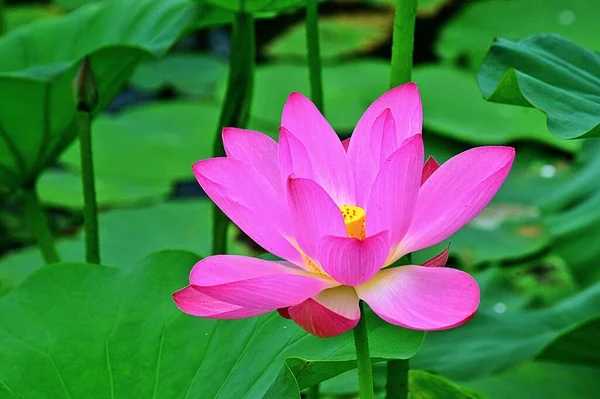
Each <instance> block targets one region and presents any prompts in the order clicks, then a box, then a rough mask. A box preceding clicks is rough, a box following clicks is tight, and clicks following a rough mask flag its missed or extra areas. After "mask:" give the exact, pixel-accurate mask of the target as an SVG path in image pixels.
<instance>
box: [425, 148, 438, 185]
mask: <svg viewBox="0 0 600 399" xmlns="http://www.w3.org/2000/svg"><path fill="white" fill-rule="evenodd" d="M439 168H440V164H439V163H438V161H436V160H435V158H434V157H432V156H431V155H430V156H429V158H427V161H425V165H423V173H422V175H421V185H423V183H425V182H426V181H427V179H429V177H430V176H431V175H432V174H433V172H435V171H436V170H438V169H439Z"/></svg>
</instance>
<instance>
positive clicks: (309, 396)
mask: <svg viewBox="0 0 600 399" xmlns="http://www.w3.org/2000/svg"><path fill="white" fill-rule="evenodd" d="M306 399H319V384H315V385H313V386H311V387H310V388H308V391H306Z"/></svg>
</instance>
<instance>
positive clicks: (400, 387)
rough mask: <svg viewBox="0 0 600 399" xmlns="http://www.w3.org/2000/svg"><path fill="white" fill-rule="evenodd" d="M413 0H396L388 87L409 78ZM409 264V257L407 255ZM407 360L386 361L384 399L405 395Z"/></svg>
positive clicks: (413, 27) (413, 36) (402, 397)
mask: <svg viewBox="0 0 600 399" xmlns="http://www.w3.org/2000/svg"><path fill="white" fill-rule="evenodd" d="M416 19H417V0H396V13H395V14H394V33H393V38H392V65H391V68H390V87H396V86H400V85H402V84H404V83H408V82H410V81H411V74H412V64H413V49H414V41H415V22H416ZM408 261H409V263H411V261H412V256H410V255H408ZM408 370H409V363H408V360H390V361H389V362H388V364H387V384H386V396H385V397H386V399H406V398H407V397H408Z"/></svg>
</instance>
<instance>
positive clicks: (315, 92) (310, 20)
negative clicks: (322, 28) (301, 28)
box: [306, 0, 325, 114]
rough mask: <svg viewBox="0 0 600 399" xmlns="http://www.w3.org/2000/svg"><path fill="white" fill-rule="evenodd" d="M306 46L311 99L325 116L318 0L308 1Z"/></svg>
mask: <svg viewBox="0 0 600 399" xmlns="http://www.w3.org/2000/svg"><path fill="white" fill-rule="evenodd" d="M306 45H307V48H308V71H309V78H310V97H311V100H312V102H313V103H314V104H315V105H316V106H317V108H318V109H319V111H321V113H322V114H325V111H324V109H323V78H322V69H321V53H320V49H319V10H318V1H317V0H306Z"/></svg>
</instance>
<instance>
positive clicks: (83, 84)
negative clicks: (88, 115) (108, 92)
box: [73, 56, 98, 112]
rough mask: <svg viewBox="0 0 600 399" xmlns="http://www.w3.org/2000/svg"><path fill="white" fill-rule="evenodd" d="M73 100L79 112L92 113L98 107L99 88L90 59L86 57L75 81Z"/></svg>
mask: <svg viewBox="0 0 600 399" xmlns="http://www.w3.org/2000/svg"><path fill="white" fill-rule="evenodd" d="M73 98H74V99H75V104H76V105H77V110H78V111H85V112H92V110H93V109H94V108H96V106H97V105H98V87H97V86H96V78H95V77H94V72H93V71H92V66H91V64H90V59H89V57H87V56H86V57H85V58H84V59H83V62H82V63H81V67H79V71H78V72H77V75H76V76H75V79H73Z"/></svg>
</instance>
